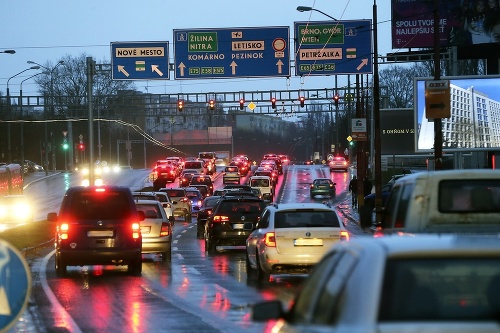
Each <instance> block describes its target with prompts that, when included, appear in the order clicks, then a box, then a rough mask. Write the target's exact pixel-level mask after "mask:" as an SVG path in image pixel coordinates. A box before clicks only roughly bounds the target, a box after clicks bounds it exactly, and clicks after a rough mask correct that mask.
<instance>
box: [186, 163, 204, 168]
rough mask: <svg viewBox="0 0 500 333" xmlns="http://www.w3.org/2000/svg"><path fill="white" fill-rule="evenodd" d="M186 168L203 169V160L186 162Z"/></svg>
mask: <svg viewBox="0 0 500 333" xmlns="http://www.w3.org/2000/svg"><path fill="white" fill-rule="evenodd" d="M184 168H186V169H202V168H203V163H202V162H186V163H184Z"/></svg>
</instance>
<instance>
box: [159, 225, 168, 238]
mask: <svg viewBox="0 0 500 333" xmlns="http://www.w3.org/2000/svg"><path fill="white" fill-rule="evenodd" d="M168 235H170V225H169V224H168V223H165V222H163V223H162V224H161V230H160V237H165V236H168Z"/></svg>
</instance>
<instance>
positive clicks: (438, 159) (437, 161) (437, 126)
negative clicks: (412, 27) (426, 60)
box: [434, 0, 443, 170]
mask: <svg viewBox="0 0 500 333" xmlns="http://www.w3.org/2000/svg"><path fill="white" fill-rule="evenodd" d="M440 55H441V52H440V46H439V1H438V0H434V80H440V79H441V63H440ZM434 167H435V169H436V170H442V169H443V124H442V119H441V118H434Z"/></svg>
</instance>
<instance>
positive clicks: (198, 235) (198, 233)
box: [196, 222, 205, 239]
mask: <svg viewBox="0 0 500 333" xmlns="http://www.w3.org/2000/svg"><path fill="white" fill-rule="evenodd" d="M199 225H200V223H199V222H198V226H197V227H196V238H198V239H203V238H204V237H203V232H204V230H205V229H201V228H200V226H199Z"/></svg>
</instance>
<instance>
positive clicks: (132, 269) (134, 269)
mask: <svg viewBox="0 0 500 333" xmlns="http://www.w3.org/2000/svg"><path fill="white" fill-rule="evenodd" d="M127 270H128V272H129V273H130V274H131V275H135V276H139V275H141V273H142V257H139V259H136V260H134V261H133V262H131V263H129V264H128V267H127Z"/></svg>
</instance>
